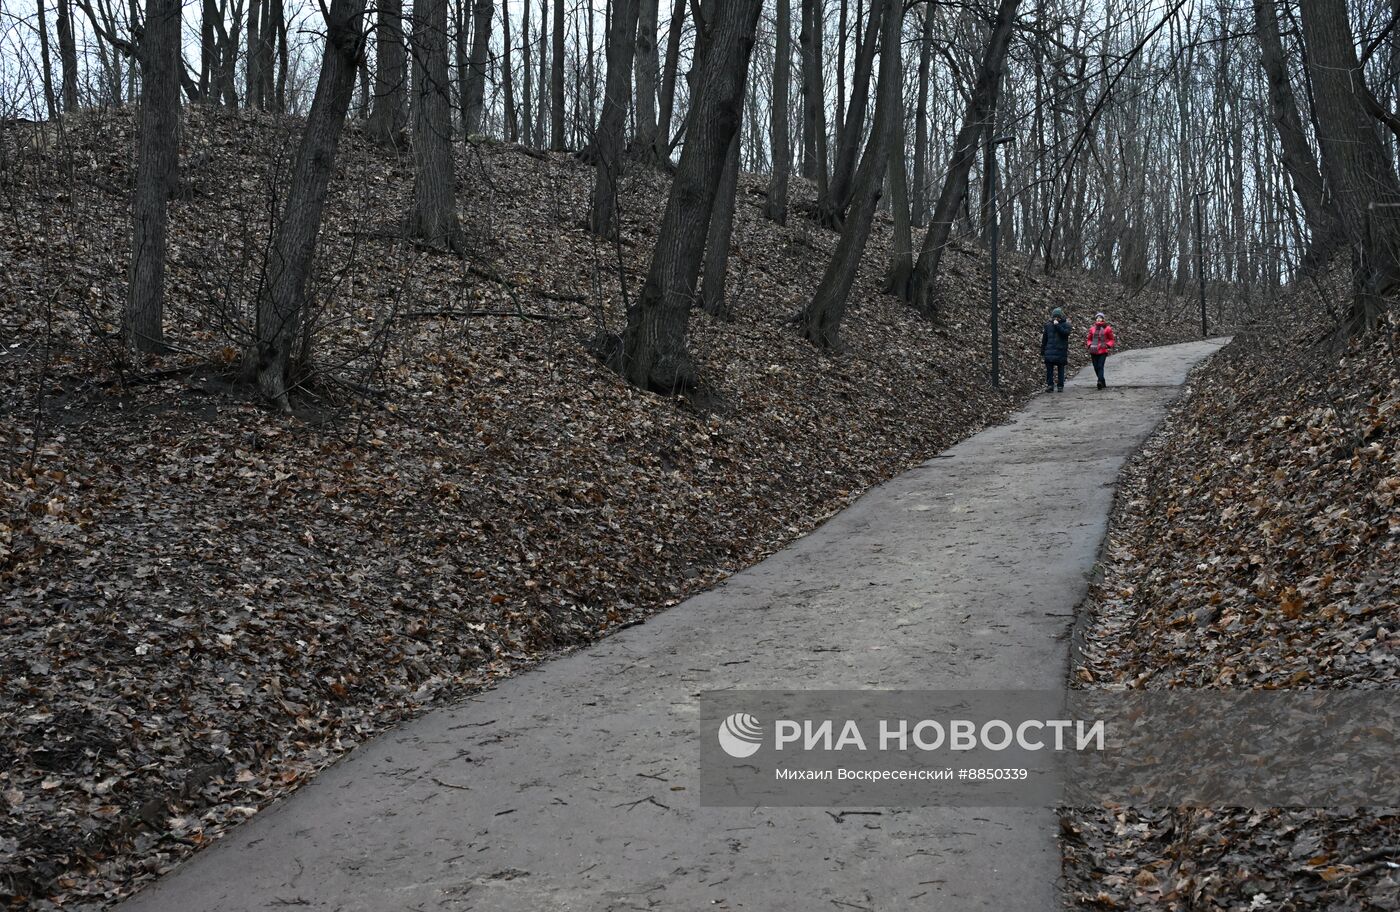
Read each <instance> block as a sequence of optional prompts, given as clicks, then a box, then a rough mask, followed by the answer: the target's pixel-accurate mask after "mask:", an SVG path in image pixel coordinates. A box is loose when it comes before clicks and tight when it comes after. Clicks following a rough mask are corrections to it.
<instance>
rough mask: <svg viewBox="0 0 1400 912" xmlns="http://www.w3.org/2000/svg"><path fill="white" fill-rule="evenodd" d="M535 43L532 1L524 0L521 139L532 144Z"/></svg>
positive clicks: (521, 46) (522, 14)
mask: <svg viewBox="0 0 1400 912" xmlns="http://www.w3.org/2000/svg"><path fill="white" fill-rule="evenodd" d="M532 47H533V45H532V44H531V42H530V3H529V0H524V2H523V3H521V9H520V75H521V77H522V78H523V79H524V86H523V88H524V91H523V92H522V93H521V94H522V95H523V101H522V102H521V105H520V136H519V141H520V142H521V143H524V144H525V145H530V144H531V142H532V141H533V140H532V137H533V136H534V133H535V119H534V116H535V98H534V94H535V91H534V90H535V86H534V80H535V70H534V67H533V66H532V64H533V63H534V61H533V59H532V58H531V56H530V55H531V53H532Z"/></svg>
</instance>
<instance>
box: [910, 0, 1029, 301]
mask: <svg viewBox="0 0 1400 912" xmlns="http://www.w3.org/2000/svg"><path fill="white" fill-rule="evenodd" d="M1019 5H1020V0H1000V2H999V3H998V5H997V12H996V19H995V20H994V21H993V23H992V29H991V33H990V35H989V37H988V39H987V48H986V51H985V52H984V53H983V55H982V64H981V66H980V67H978V70H977V81H976V83H975V85H974V86H973V90H972V96H971V98H970V99H969V100H968V105H967V113H966V115H964V117H963V123H962V128H961V129H960V130H959V131H958V137H957V140H956V142H955V143H954V146H953V157H952V162H951V163H950V164H949V166H948V172H947V175H946V176H945V177H944V179H943V192H942V193H941V194H939V197H938V205H937V206H936V207H934V210H933V219H932V220H931V222H930V223H929V230H928V233H927V234H925V235H924V243H923V246H922V247H921V248H920V250H919V259H918V262H917V263H915V264H914V272H913V274H912V275H911V276H910V277H909V282H908V283H907V284H906V287H905V288H904V289H903V292H902V296H903V297H904V298H905V300H907V301H909V303H911V304H913V305H914V306H915V307H916V308H918V309H919V311H920V312H922V313H924V314H932V313H933V309H934V303H933V296H934V295H933V292H934V281H935V280H936V279H937V276H938V267H939V264H940V263H941V262H942V259H943V249H944V248H945V247H946V246H947V244H948V238H949V236H950V235H951V234H952V229H953V222H954V220H956V219H957V217H958V212H959V210H961V209H962V208H963V204H964V202H965V201H966V199H967V177H968V172H969V171H971V169H972V163H973V160H974V159H975V158H976V157H977V139H978V137H979V136H981V134H982V130H983V129H984V128H987V120H988V117H989V116H990V114H991V112H992V110H993V109H994V107H995V104H996V93H997V88H998V86H999V85H1000V83H1001V74H1002V65H1003V63H1004V62H1005V60H1006V50H1007V48H1008V47H1009V46H1010V44H1011V32H1012V29H1013V27H1014V26H1015V24H1016V9H1017V7H1018V6H1019ZM896 291H897V292H898V290H896Z"/></svg>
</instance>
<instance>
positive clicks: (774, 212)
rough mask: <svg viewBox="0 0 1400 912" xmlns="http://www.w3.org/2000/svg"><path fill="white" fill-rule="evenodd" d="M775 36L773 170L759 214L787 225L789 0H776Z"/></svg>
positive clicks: (789, 63) (790, 64)
mask: <svg viewBox="0 0 1400 912" xmlns="http://www.w3.org/2000/svg"><path fill="white" fill-rule="evenodd" d="M776 27H777V38H776V40H775V42H774V44H775V55H774V59H773V100H772V111H771V114H772V134H771V137H770V141H771V143H772V146H773V172H772V176H771V177H770V178H769V180H768V199H767V201H765V202H764V204H763V214H764V215H765V216H767V217H768V218H770V219H772V220H773V221H775V222H777V223H778V224H779V225H786V224H787V209H788V180H789V175H790V174H791V172H792V140H791V137H790V136H789V135H788V133H789V130H788V83H789V82H790V80H791V75H792V9H791V3H790V0H777V19H776Z"/></svg>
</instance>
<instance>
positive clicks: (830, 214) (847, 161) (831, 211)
mask: <svg viewBox="0 0 1400 912" xmlns="http://www.w3.org/2000/svg"><path fill="white" fill-rule="evenodd" d="M885 2H886V0H870V18H869V20H868V21H867V23H866V35H865V40H864V41H863V42H862V43H861V45H860V48H859V49H858V50H857V52H856V71H855V78H854V79H853V80H852V82H851V101H850V105H849V106H848V107H847V108H846V118H845V124H844V126H843V127H842V129H841V131H840V134H839V135H838V136H837V139H836V162H835V165H834V166H833V167H832V170H831V186H830V187H829V188H828V194H827V196H826V198H825V199H824V200H823V201H822V205H821V209H822V221H823V222H825V223H826V224H827V225H829V226H831V227H839V226H840V224H841V220H842V218H843V217H844V216H845V212H846V206H847V205H848V204H849V203H850V201H851V180H852V178H854V177H855V173H856V156H857V155H858V154H859V153H860V141H861V139H862V138H863V135H864V133H865V109H866V106H867V103H868V99H869V98H870V74H871V70H872V69H873V68H874V63H875V45H876V43H877V42H876V38H877V37H878V36H879V34H880V23H881V22H882V21H883V15H884V12H883V6H884V3H885ZM890 2H893V0H890ZM856 24H857V28H858V27H859V21H857V23H856Z"/></svg>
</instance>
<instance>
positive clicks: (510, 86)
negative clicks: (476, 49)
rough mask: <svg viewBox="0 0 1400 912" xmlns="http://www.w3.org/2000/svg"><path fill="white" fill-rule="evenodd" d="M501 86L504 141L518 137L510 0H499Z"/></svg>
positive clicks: (513, 140) (515, 139) (512, 140)
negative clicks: (511, 59)
mask: <svg viewBox="0 0 1400 912" xmlns="http://www.w3.org/2000/svg"><path fill="white" fill-rule="evenodd" d="M501 88H502V90H503V91H504V92H505V105H506V107H505V119H506V122H505V125H504V127H503V129H502V131H501V132H502V134H503V135H504V136H505V140H506V142H517V141H518V140H519V138H520V127H519V121H518V120H517V117H516V115H517V112H516V110H515V76H514V71H513V67H512V66H511V62H510V0H501Z"/></svg>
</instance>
